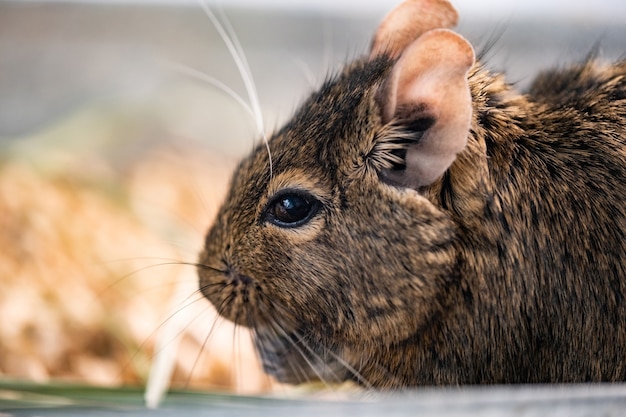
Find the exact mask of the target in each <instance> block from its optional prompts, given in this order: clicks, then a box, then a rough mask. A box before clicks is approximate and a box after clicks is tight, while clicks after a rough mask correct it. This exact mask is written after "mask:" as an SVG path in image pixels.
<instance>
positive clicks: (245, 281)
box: [228, 271, 254, 285]
mask: <svg viewBox="0 0 626 417" xmlns="http://www.w3.org/2000/svg"><path fill="white" fill-rule="evenodd" d="M228 276H229V277H230V281H231V283H232V284H234V285H239V284H242V285H250V284H252V282H253V281H254V280H253V279H252V278H250V277H249V276H247V275H244V274H240V273H238V272H236V271H230V272H229V274H228Z"/></svg>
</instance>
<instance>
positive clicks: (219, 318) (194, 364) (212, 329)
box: [185, 315, 222, 389]
mask: <svg viewBox="0 0 626 417" xmlns="http://www.w3.org/2000/svg"><path fill="white" fill-rule="evenodd" d="M220 320H222V316H220V315H217V316H216V317H215V320H213V324H212V325H211V328H210V329H209V332H208V333H207V335H206V336H205V337H204V340H203V341H202V344H201V345H200V348H199V350H198V354H197V355H196V358H195V359H194V361H193V364H192V365H191V371H190V372H189V375H188V376H187V381H186V382H185V389H187V388H189V385H190V384H191V379H192V378H193V372H194V370H195V369H196V366H197V365H198V362H199V361H200V357H201V356H202V354H203V353H204V352H205V350H206V347H207V345H208V342H209V339H211V337H212V336H213V332H214V331H215V329H216V327H217V323H218V322H219V321H220Z"/></svg>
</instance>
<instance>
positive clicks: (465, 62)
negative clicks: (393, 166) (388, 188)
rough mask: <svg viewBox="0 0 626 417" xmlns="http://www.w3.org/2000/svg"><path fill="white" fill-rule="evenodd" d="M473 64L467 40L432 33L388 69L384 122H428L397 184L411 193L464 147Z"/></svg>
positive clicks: (439, 172) (437, 174) (447, 33)
mask: <svg viewBox="0 0 626 417" xmlns="http://www.w3.org/2000/svg"><path fill="white" fill-rule="evenodd" d="M473 64H474V50H473V48H472V46H471V45H470V44H469V42H467V40H465V39H464V38H463V37H461V36H460V35H458V34H456V33H454V32H452V31H450V30H447V29H435V30H432V31H429V32H427V33H425V34H424V35H422V36H421V37H420V38H418V39H417V40H416V41H414V42H413V43H412V44H411V45H410V46H409V47H408V48H407V49H406V50H405V51H404V53H403V54H402V56H401V57H400V59H399V60H398V61H397V62H396V64H395V65H394V68H393V70H392V73H391V75H390V79H389V80H388V83H387V86H386V90H385V95H384V102H383V103H382V105H383V118H384V120H385V121H386V122H392V123H399V124H404V123H410V122H411V121H417V120H419V119H424V118H428V119H432V120H433V121H434V122H433V124H432V125H431V126H430V127H429V128H428V129H427V130H426V131H425V132H424V135H423V136H422V138H421V139H420V140H419V142H418V143H416V144H414V145H411V146H410V147H409V149H408V151H407V155H406V170H405V171H404V173H402V174H401V175H402V178H396V180H397V181H398V182H401V183H402V184H403V185H406V186H410V187H414V188H418V187H422V186H425V185H429V184H432V183H433V182H434V181H436V180H437V178H439V177H440V176H441V175H443V173H444V172H445V171H446V170H447V169H448V168H449V167H450V165H451V164H452V163H453V162H454V160H455V159H456V154H457V153H458V152H460V151H462V150H463V149H464V148H465V145H466V144H467V136H468V135H469V129H470V123H471V117H472V98H471V94H470V89H469V84H468V80H467V73H468V71H469V69H470V68H471V66H472V65H473Z"/></svg>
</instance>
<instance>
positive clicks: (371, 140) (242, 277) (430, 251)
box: [199, 54, 626, 388]
mask: <svg viewBox="0 0 626 417" xmlns="http://www.w3.org/2000/svg"><path fill="white" fill-rule="evenodd" d="M394 62H395V60H394V59H391V58H389V57H388V56H387V55H385V54H381V55H380V56H377V57H375V58H374V59H371V60H369V59H364V60H361V61H357V62H355V63H352V64H350V65H349V66H348V67H347V68H346V69H344V71H343V72H342V73H341V74H339V75H337V76H336V77H334V78H332V79H331V80H329V81H328V82H326V83H325V84H324V85H323V86H322V87H321V89H320V90H319V91H318V92H316V93H315V94H313V95H312V96H311V97H310V98H309V99H308V100H307V101H306V102H305V103H304V105H303V106H302V107H301V108H300V110H299V111H298V112H297V113H296V115H295V116H294V117H293V119H292V120H291V121H290V122H289V123H288V124H287V125H286V126H285V127H284V128H282V129H281V130H280V131H279V132H277V133H276V134H275V135H274V136H273V137H272V138H271V140H270V150H271V152H272V160H273V175H272V176H270V170H269V158H268V154H267V151H266V149H265V146H260V147H259V148H257V149H256V151H255V152H253V153H252V155H250V156H249V157H248V158H246V159H245V160H244V161H243V162H242V163H241V165H240V167H239V168H238V170H237V171H236V173H235V176H234V178H233V182H232V186H231V190H230V194H229V196H228V197H227V199H226V202H225V203H224V205H223V207H222V209H221V211H220V213H219V215H218V217H217V220H216V222H215V224H214V226H213V227H212V228H211V230H210V231H209V233H208V235H207V239H206V246H205V249H204V251H203V253H202V254H201V257H200V263H201V267H200V268H199V274H200V287H201V289H202V291H203V293H204V294H205V296H206V297H207V298H208V299H209V300H210V301H211V302H213V304H214V305H215V306H216V307H217V309H218V311H219V312H220V314H222V315H223V316H225V317H226V318H228V319H230V320H233V321H235V322H236V323H239V324H242V325H246V326H249V327H251V328H252V330H253V332H254V334H255V338H256V344H257V347H258V349H259V352H260V355H261V357H262V359H263V361H264V365H265V368H266V371H267V372H269V373H271V374H273V375H274V376H276V377H277V378H278V379H279V380H281V381H285V382H304V381H309V380H314V379H323V380H325V381H343V380H346V379H353V380H356V381H358V382H360V383H362V384H364V385H367V386H373V387H379V388H400V387H409V386H416V385H424V384H427V385H431V384H434V385H438V384H474V383H529V382H583V381H626V356H625V355H624V352H626V324H625V323H626V303H625V300H624V296H625V295H626V260H625V259H626V258H625V257H624V254H625V253H626V243H625V240H624V236H625V234H626V209H625V205H624V196H625V195H626V185H625V184H626V175H625V171H624V165H625V163H626V62H621V63H617V64H615V65H612V66H601V65H600V64H598V63H596V62H592V61H590V62H586V63H583V64H581V65H578V66H573V67H571V68H569V69H565V70H563V71H560V72H559V71H554V72H548V73H545V74H542V75H540V76H539V77H538V78H537V81H536V82H535V83H534V85H533V86H532V87H531V89H530V91H529V93H528V94H526V95H523V94H519V93H518V92H516V91H515V90H514V89H513V88H512V87H510V86H509V85H507V84H506V83H505V82H504V81H503V79H502V77H501V76H499V75H493V74H491V73H489V72H488V71H487V70H486V69H484V68H483V67H482V66H481V65H480V64H476V65H475V66H474V67H473V68H472V70H471V73H470V75H469V86H470V90H471V95H472V110H473V112H472V114H473V115H472V123H471V130H470V132H469V135H468V143H467V146H466V148H465V149H464V150H463V151H462V152H461V153H459V154H458V157H457V159H456V160H455V162H454V163H453V164H452V166H451V167H450V168H449V169H448V170H447V171H446V172H445V173H444V175H442V176H441V177H440V178H439V179H438V180H437V181H435V182H434V183H432V184H430V185H428V186H426V187H421V188H418V189H411V188H408V187H403V186H400V185H393V184H389V183H388V182H386V181H384V171H385V170H401V169H402V168H403V167H402V157H403V152H402V148H403V146H404V141H403V140H402V139H403V138H407V137H411V135H413V137H414V136H415V135H419V132H415V131H412V129H414V126H413V125H411V124H410V123H408V122H410V121H405V122H403V124H398V123H395V122H393V121H392V122H388V123H386V122H385V121H384V120H383V119H384V118H383V116H382V107H383V105H382V104H381V99H380V91H381V89H384V88H385V82H386V79H387V77H388V76H389V74H390V72H391V69H392V67H393V65H394ZM418 130H419V129H418ZM286 189H294V190H300V191H302V192H306V193H307V194H310V195H311V196H313V197H314V198H315V199H316V200H317V201H319V211H317V212H316V213H315V214H314V215H313V216H312V217H311V218H310V220H308V221H307V222H305V223H304V224H302V225H299V226H298V227H278V226H276V225H275V224H272V223H271V222H270V221H268V220H267V219H268V217H267V214H266V213H267V210H268V204H270V203H271V202H272V201H273V197H274V196H275V195H276V194H277V193H280V192H282V191H283V190H286ZM270 205H271V204H270Z"/></svg>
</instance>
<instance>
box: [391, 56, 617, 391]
mask: <svg viewBox="0 0 626 417" xmlns="http://www.w3.org/2000/svg"><path fill="white" fill-rule="evenodd" d="M547 76H548V74H546V75H544V77H547ZM555 77H556V79H559V80H562V81H563V82H564V83H563V85H562V88H563V89H562V91H554V92H553V93H551V94H552V95H550V96H548V95H546V94H547V93H546V92H545V91H544V90H541V89H539V88H537V87H535V86H533V87H531V93H530V95H529V96H522V95H519V94H517V93H515V92H514V91H511V89H510V87H509V86H507V85H505V84H502V83H501V81H500V80H494V79H493V78H492V76H491V75H489V74H487V73H486V72H484V71H482V70H477V72H475V73H474V75H473V76H470V85H471V86H472V92H473V98H474V111H475V113H474V114H475V119H474V124H473V132H474V133H473V135H472V138H471V139H470V144H469V145H468V148H467V150H468V152H466V153H465V155H463V154H461V155H459V159H458V160H457V161H458V162H461V163H462V164H459V166H455V165H453V166H452V167H451V170H450V174H449V176H448V177H446V178H444V180H443V181H441V182H439V183H437V184H435V185H434V186H433V187H431V188H430V189H429V190H427V191H426V194H427V195H428V197H429V200H430V201H431V202H432V203H433V204H434V205H435V206H437V207H441V208H442V209H444V210H445V212H446V213H447V214H448V215H449V216H450V219H451V220H452V222H453V223H454V225H455V228H456V234H455V238H454V240H455V243H454V246H455V247H456V249H457V258H456V259H457V261H458V268H459V277H460V280H459V285H458V286H457V287H456V288H455V291H453V292H452V294H450V295H448V296H449V305H448V306H447V307H444V308H443V309H442V311H441V314H440V315H439V316H438V317H437V318H436V319H435V320H434V321H433V323H432V324H431V326H430V329H429V330H425V332H426V333H427V334H429V333H431V334H430V335H429V337H428V339H431V340H430V341H428V342H424V341H423V340H421V339H422V338H423V336H417V337H416V338H415V339H414V340H412V341H411V342H410V343H408V344H407V346H406V347H403V349H406V350H407V351H410V350H411V348H410V346H411V345H413V344H415V345H421V346H420V347H419V348H418V349H417V350H416V353H415V354H416V356H417V357H419V356H421V355H424V354H426V358H425V359H424V363H422V364H419V365H417V366H415V368H414V369H412V370H411V371H410V372H409V373H408V374H407V375H405V376H404V378H405V380H404V383H409V384H410V382H411V381H415V380H414V378H415V375H420V378H419V383H420V384H423V383H426V384H442V383H443V384H458V383H525V382H544V383H547V382H589V381H626V355H625V354H624V352H626V302H625V301H626V300H625V299H624V297H625V295H626V259H625V255H626V236H625V233H626V204H625V203H626V174H625V171H624V167H625V166H626V63H621V64H619V65H615V66H612V67H610V66H604V67H602V66H598V65H596V64H595V63H593V62H588V63H585V64H582V65H579V66H575V67H572V68H570V69H568V70H566V71H562V72H559V73H558V74H557V73H554V74H553V77H550V78H555ZM541 81H542V79H541V78H540V79H538V80H537V82H541ZM551 86H553V87H556V85H555V84H554V83H552V84H551ZM472 145H473V146H472ZM472 151H474V152H472ZM456 179H458V181H456ZM452 288H454V286H450V287H449V289H452ZM433 341H435V342H434V343H433ZM451 347H452V348H451ZM409 358H410V355H405V356H404V359H405V360H406V362H404V363H403V364H401V365H400V366H399V367H398V371H400V370H402V369H406V365H407V364H408V363H416V364H418V363H419V362H420V361H411V360H410V359H409ZM428 364H430V366H428ZM451 368H452V369H454V371H453V372H450V369H451Z"/></svg>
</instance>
